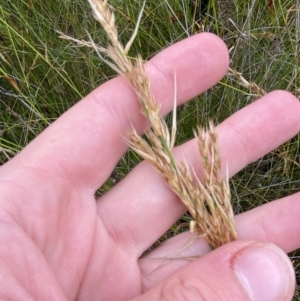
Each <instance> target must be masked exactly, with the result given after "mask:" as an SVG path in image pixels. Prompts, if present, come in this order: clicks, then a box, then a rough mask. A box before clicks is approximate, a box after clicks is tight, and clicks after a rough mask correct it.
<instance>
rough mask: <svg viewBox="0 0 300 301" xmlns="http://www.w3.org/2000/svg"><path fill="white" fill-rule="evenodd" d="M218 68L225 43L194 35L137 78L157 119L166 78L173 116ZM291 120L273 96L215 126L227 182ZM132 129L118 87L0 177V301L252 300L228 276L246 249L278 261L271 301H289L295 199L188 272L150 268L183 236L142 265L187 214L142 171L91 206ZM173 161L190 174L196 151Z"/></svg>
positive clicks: (125, 93) (83, 106)
mask: <svg viewBox="0 0 300 301" xmlns="http://www.w3.org/2000/svg"><path fill="white" fill-rule="evenodd" d="M227 66H228V51H227V48H226V46H225V45H224V44H223V42H222V41H221V40H220V39H218V38H217V37H215V36H213V35H211V34H200V35H196V36H193V37H191V38H189V39H187V40H185V41H182V42H180V43H178V44H176V45H174V46H171V47H169V48H168V49H165V50H164V51H162V52H161V53H160V54H158V55H157V56H156V57H155V58H153V59H152V60H151V61H150V62H149V63H147V65H146V69H147V73H148V74H149V76H150V79H151V87H152V91H153V94H154V96H155V99H156V100H157V101H159V102H161V103H162V114H166V113H168V112H169V111H171V110H172V106H173V99H174V73H176V78H177V93H178V94H177V99H178V104H183V103H184V102H186V101H188V100H190V99H191V98H193V97H195V96H197V95H199V94H200V93H202V92H204V91H205V90H207V89H209V88H210V87H212V86H213V85H214V84H216V83H217V82H218V81H219V80H220V79H221V78H222V77H223V76H224V74H225V72H226V70H227ZM299 116H300V104H299V101H298V100H297V99H296V98H295V97H294V96H292V95H291V94H289V93H287V92H284V91H275V92H272V93H269V94H268V95H266V96H265V97H263V98H262V99H260V100H258V101H256V102H254V103H252V104H251V105H249V106H247V107H245V108H244V109H242V110H240V111H239V112H237V113H235V114H234V115H232V116H231V117H229V118H228V119H227V120H225V121H224V122H223V123H222V124H220V125H219V126H218V128H217V131H218V134H219V140H220V149H221V156H222V159H223V162H224V164H226V166H228V171H229V176H232V175H234V174H235V173H237V172H238V171H239V170H241V169H242V168H244V167H245V166H246V165H247V164H249V163H250V162H253V161H255V160H256V159H258V158H260V157H261V156H263V155H265V154H266V153H268V152H269V151H271V150H272V149H274V148H276V147H277V146H279V145H281V144H282V143H284V142H285V141H287V140H288V139H290V138H292V137H293V136H294V135H296V134H297V133H298V132H299V130H300V118H299ZM132 125H133V126H134V127H135V128H136V129H137V130H138V131H139V132H140V133H142V132H143V131H145V129H146V128H147V121H146V120H145V118H144V117H143V116H142V115H141V113H140V107H139V103H138V101H137V99H136V97H135V93H134V91H132V89H131V87H130V86H129V84H128V83H127V82H126V81H125V80H124V79H123V78H120V77H118V78H116V79H113V80H111V81H109V82H107V83H106V84H104V85H102V86H101V87H99V88H97V89H96V90H95V91H93V92H92V93H91V94H89V95H88V96H87V97H85V98H84V99H83V100H82V101H80V102H79V103H78V104H77V105H76V106H74V107H73V108H71V109H70V110H69V111H68V112H66V113H65V114H64V115H63V116H61V117H60V118H59V119H58V120H57V121H56V122H55V123H54V124H53V125H51V126H50V127H49V128H47V129H46V130H45V131H44V132H43V133H42V134H41V135H40V136H39V137H37V138H36V139H35V140H34V141H33V142H32V143H30V144H29V145H28V146H27V147H26V148H25V149H24V150H23V151H22V152H21V153H20V154H18V155H17V156H16V157H15V158H14V159H12V160H11V161H10V162H8V163H6V164H5V165H3V166H2V167H1V168H0V196H1V199H0V300H16V301H17V300H43V301H47V300H49V301H50V300H51V301H52V300H53V301H54V300H61V301H64V300H79V301H81V300H82V301H84V300H93V301H95V300H131V299H133V298H135V300H198V299H199V300H206V299H205V298H209V300H242V301H243V300H245V301H248V300H251V296H250V295H251V294H250V295H249V294H248V293H247V292H246V291H245V290H244V289H243V288H242V287H241V285H240V284H239V283H238V282H237V278H236V277H235V274H234V271H233V268H232V267H231V264H232V263H233V262H235V258H238V256H239V255H238V254H240V253H241V252H243V250H244V249H247V248H250V249H251V248H256V249H257V250H258V251H259V252H260V250H272V252H273V251H274V252H275V253H276V254H277V255H278V261H280V262H283V263H284V264H285V265H286V266H287V269H286V273H285V274H284V273H283V275H277V276H276V277H277V278H278V281H279V282H280V281H281V282H282V281H286V282H287V288H286V292H285V295H284V296H282V297H280V299H278V298H277V299H275V298H273V299H270V298H271V297H272V296H271V297H270V298H269V300H291V298H292V295H293V290H294V284H295V280H294V275H293V272H292V269H291V268H290V266H289V263H288V259H287V258H286V256H285V255H284V254H283V252H281V251H280V250H279V248H281V249H282V250H283V251H284V252H290V251H292V250H295V249H296V248H299V247H300V235H299V234H298V233H299V230H298V229H299V226H300V218H299V216H300V206H299V204H300V195H299V194H295V195H292V196H289V197H286V198H284V199H281V200H278V201H274V202H271V203H269V204H267V205H264V206H261V207H259V208H256V209H255V210H252V211H249V212H247V213H244V214H242V215H239V216H237V217H236V228H237V232H238V236H239V238H240V240H239V241H237V242H234V243H231V244H227V245H226V246H224V247H221V248H218V249H217V250H215V251H212V252H209V253H208V254H206V255H204V254H205V253H207V252H208V251H209V250H208V247H207V245H206V244H205V242H204V240H203V239H199V240H198V241H197V242H196V243H195V244H193V246H190V247H188V248H186V249H185V250H184V254H183V255H184V256H194V255H196V254H197V255H200V254H201V255H203V256H201V257H200V258H199V259H197V260H194V261H192V262H190V261H184V260H172V261H170V262H168V264H166V265H164V266H162V267H161V268H158V269H156V268H157V265H158V263H157V261H155V260H149V258H151V257H152V258H159V257H165V256H170V255H172V254H174V252H176V250H178V249H179V248H180V247H181V246H183V245H184V244H186V242H187V241H188V240H189V237H187V236H189V235H190V234H184V235H182V236H179V237H176V238H174V239H171V240H170V241H168V242H166V243H165V244H163V245H162V246H161V247H160V248H158V249H157V250H155V251H154V252H152V253H150V254H148V255H147V258H148V259H144V260H140V259H139V258H140V257H141V255H142V254H143V253H144V251H145V250H147V249H148V248H149V247H150V246H151V245H152V244H153V243H154V242H155V241H156V240H157V239H158V238H159V237H160V236H161V235H162V234H163V233H164V232H165V231H167V230H168V228H169V227H170V226H171V225H172V224H173V223H174V222H175V221H176V220H177V219H178V218H179V217H180V216H181V215H182V214H183V213H184V212H185V210H186V209H185V208H184V206H183V205H182V204H181V202H180V201H179V200H178V199H177V197H175V196H174V194H173V193H172V192H171V191H170V190H169V189H168V187H167V186H166V185H165V183H164V182H163V180H162V179H161V178H160V176H159V175H158V174H156V172H155V171H154V170H153V169H152V168H151V166H149V165H148V164H147V163H145V162H143V163H141V164H140V165H138V166H137V167H136V168H135V169H133V170H132V171H131V173H130V174H129V175H128V176H127V177H126V178H125V179H124V180H123V181H121V182H120V183H119V184H118V185H117V186H115V187H114V188H113V189H112V190H111V191H110V192H109V193H107V194H106V195H104V196H102V197H101V198H100V199H98V200H97V201H95V199H94V192H95V190H96V189H97V188H98V187H99V186H101V184H103V183H104V182H105V180H106V179H107V178H108V177H109V175H110V174H111V172H112V170H113V169H114V166H115V165H116V163H117V162H118V160H119V159H120V157H121V156H122V155H123V154H124V152H125V151H126V149H127V145H126V143H125V141H124V136H125V134H126V132H127V131H128V130H130V129H131V126H132ZM175 154H176V157H178V158H184V159H185V160H186V161H187V162H188V163H189V164H191V165H193V167H194V168H195V170H196V172H199V168H197V166H199V163H198V162H199V161H198V160H199V157H198V153H197V147H196V143H195V141H190V142H188V143H186V144H184V145H182V146H180V147H179V148H177V149H176V150H175ZM254 241H256V242H254ZM258 242H260V243H258ZM273 244H275V245H277V246H278V247H279V248H277V247H275V246H273ZM277 255H276V256H277ZM251 264H253V265H255V262H253V263H251ZM275 264H276V263H275ZM220 267H222V273H220ZM153 270H155V271H154V272H152V271H153ZM276 277H275V278H276ZM280 277H283V278H282V279H285V280H282V279H281V278H280ZM212 283H213V288H214V289H212V287H211V285H210V284H212ZM187 288H188V289H187ZM201 298H202V299H201Z"/></svg>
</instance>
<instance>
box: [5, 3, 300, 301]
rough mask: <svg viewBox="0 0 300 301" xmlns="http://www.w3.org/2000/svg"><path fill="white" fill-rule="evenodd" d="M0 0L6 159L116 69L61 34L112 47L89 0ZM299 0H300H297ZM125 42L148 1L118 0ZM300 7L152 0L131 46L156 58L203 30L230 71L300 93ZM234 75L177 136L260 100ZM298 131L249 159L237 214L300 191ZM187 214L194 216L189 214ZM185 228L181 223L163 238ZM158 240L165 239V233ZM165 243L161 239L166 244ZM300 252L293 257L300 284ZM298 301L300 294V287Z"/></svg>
mask: <svg viewBox="0 0 300 301" xmlns="http://www.w3.org/2000/svg"><path fill="white" fill-rule="evenodd" d="M2 2H5V3H2V4H0V32H1V35H0V164H3V163H4V162H6V161H7V160H9V159H11V158H12V157H13V156H14V155H15V154H16V153H17V152H19V151H20V150H21V149H22V148H23V147H24V146H25V145H27V144H28V143H29V142H30V141H31V140H32V139H33V138H34V137H35V136H36V135H38V134H39V133H40V132H41V131H42V130H43V129H45V128H46V127H47V126H48V125H49V124H51V123H52V122H53V121H54V120H55V119H56V118H57V117H59V116H60V115H61V114H62V113H63V112H64V111H66V110H67V109H68V108H69V107H71V106H72V105H73V104H74V103H76V102H77V101H79V100H80V99H81V98H82V97H83V96H84V95H86V94H87V93H89V92H90V91H91V90H92V89H94V88H95V87H97V86H98V85H100V84H101V83H102V82H104V81H106V80H108V79H109V78H111V77H112V76H114V72H112V71H111V70H110V69H109V68H107V66H105V65H104V64H103V63H101V62H100V61H99V59H98V57H97V55H96V54H95V53H94V51H93V49H89V48H86V47H78V46H77V45H75V44H74V43H72V42H70V41H66V40H62V39H60V38H58V33H57V31H60V32H63V33H65V34H67V35H70V36H72V37H75V38H77V39H85V40H88V36H87V32H89V33H90V34H91V36H92V38H93V39H94V41H95V42H96V43H98V44H100V45H105V40H106V37H105V34H104V33H103V31H102V29H101V27H100V26H99V25H98V24H97V23H96V21H94V19H93V18H92V17H91V13H90V9H89V7H88V4H87V1H85V0H77V1H71V0H62V1H54V0H49V1H34V0H31V1H22V0H8V1H2ZM298 2H299V1H298ZM110 3H111V4H112V5H113V7H114V9H115V11H116V16H117V23H118V27H119V30H120V32H121V39H122V40H124V41H127V40H128V37H129V36H130V35H131V33H132V30H133V29H134V26H135V22H136V19H137V16H138V12H139V9H140V7H141V4H142V1H141V0H131V1H121V0H111V1H110ZM299 9H300V4H299V3H297V0H276V1H275V0H253V1H242V0H231V1H227V0H206V1H202V2H201V1H200V0H162V1H156V0H147V4H146V8H145V12H144V16H143V20H142V23H141V27H140V30H139V33H138V36H137V39H136V41H135V43H134V45H133V48H132V49H133V52H136V53H141V54H142V56H143V57H144V58H145V59H149V58H151V57H152V56H153V55H154V54H155V53H157V52H158V51H159V50H161V49H163V48H165V47H167V46H169V45H170V44H173V43H175V42H177V41H179V40H181V39H184V38H186V37H188V36H190V35H193V34H195V33H197V32H201V31H209V32H214V33H216V34H218V35H219V36H220V37H221V38H222V39H223V40H224V41H225V42H226V44H227V45H228V48H229V49H230V56H231V68H233V69H236V70H237V71H238V72H241V73H242V75H243V77H244V78H246V79H247V80H248V81H249V82H255V83H256V84H257V85H258V86H259V87H261V88H262V89H264V90H266V91H271V90H274V89H286V90H289V91H291V92H293V93H294V94H296V95H299V94H300V89H299V87H300V85H299V81H300V78H299V66H298V60H299V38H300V11H299ZM256 97H257V96H256V95H255V91H253V90H251V89H250V88H249V87H248V88H247V87H244V86H242V85H241V82H240V80H239V79H238V78H237V77H236V76H234V75H233V74H232V73H228V74H227V76H226V77H225V78H224V79H223V80H222V81H221V82H220V83H219V84H218V85H217V86H216V87H214V88H213V89H211V90H209V91H207V92H206V93H204V94H203V95H201V96H199V97H198V98H197V99H195V100H193V101H191V102H189V103H188V104H186V105H184V106H182V107H181V108H179V111H178V122H179V125H178V126H179V133H178V140H179V141H178V143H182V142H184V141H186V140H188V139H190V138H191V137H192V135H193V131H192V129H193V128H195V125H196V124H206V122H207V120H208V119H209V118H211V119H213V120H214V121H215V122H216V123H219V122H221V121H222V120H224V119H225V118H226V117H228V116H229V115H231V114H232V113H234V112H236V111H237V110H239V109H240V108H242V107H244V106H245V105H247V104H249V103H250V102H252V101H254V100H255V99H256ZM138 161H139V159H138V158H137V157H136V156H135V155H133V154H130V153H129V154H126V155H125V156H124V157H123V158H122V159H121V161H120V163H119V164H118V166H117V167H116V169H115V171H114V172H113V174H112V175H111V177H110V179H108V181H107V183H106V184H105V185H104V186H103V187H101V188H100V189H99V191H98V192H97V194H102V193H104V192H105V191H106V190H108V189H110V188H111V187H112V186H113V185H114V184H115V183H116V182H118V181H119V180H121V179H122V178H123V177H124V176H125V175H126V174H127V173H128V172H129V171H130V170H131V169H132V167H133V166H134V165H135V164H136V163H137V162H138ZM299 175H300V161H299V136H298V137H295V138H294V139H292V140H291V141H289V142H287V143H285V144H284V145H283V146H281V147H279V148H278V149H276V150H275V151H273V152H271V153H270V154H268V155H266V156H265V157H263V158H262V159H260V160H258V161H257V162H255V163H254V164H251V165H250V166H248V167H247V168H245V169H244V170H242V171H241V172H240V173H239V174H237V175H236V176H235V177H234V178H233V179H231V187H232V194H233V204H234V208H235V212H236V213H240V212H243V211H246V210H249V209H251V208H253V207H256V206H258V205H260V204H263V203H266V202H268V201H270V200H273V199H277V198H280V197H283V196H286V195H290V194H292V193H295V192H297V191H299V188H300V181H299ZM183 219H188V217H184V218H183ZM176 233H178V230H177V229H176V227H175V226H174V227H172V229H171V230H170V231H169V232H168V233H167V234H166V235H165V236H164V237H163V238H162V239H165V238H167V237H169V236H170V235H175V234H176ZM160 241H161V240H160ZM160 241H158V243H159V242H160ZM299 255H300V252H299V251H298V252H297V251H296V252H293V253H292V254H290V256H291V259H292V261H293V264H294V266H295V269H296V273H297V281H298V284H299V285H300V257H299ZM294 300H300V289H299V288H297V290H296V292H295V297H294Z"/></svg>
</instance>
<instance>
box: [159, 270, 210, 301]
mask: <svg viewBox="0 0 300 301" xmlns="http://www.w3.org/2000/svg"><path fill="white" fill-rule="evenodd" d="M202 287H203V282H202V281H201V280H199V278H198V279H197V277H192V276H186V275H184V276H182V275H180V274H178V275H176V276H175V277H173V278H172V280H170V281H168V282H166V283H165V284H164V285H163V286H162V289H161V296H160V300H162V301H169V300H170V301H171V300H172V301H176V300H180V301H191V300H198V301H206V300H208V299H207V298H206V297H205V296H204V295H203V293H202V290H201V288H202Z"/></svg>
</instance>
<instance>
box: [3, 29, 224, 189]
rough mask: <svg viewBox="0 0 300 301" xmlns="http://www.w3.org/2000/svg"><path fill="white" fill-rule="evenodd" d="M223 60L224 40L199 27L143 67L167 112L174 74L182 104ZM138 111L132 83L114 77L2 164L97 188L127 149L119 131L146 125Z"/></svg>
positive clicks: (214, 78)
mask: <svg viewBox="0 0 300 301" xmlns="http://www.w3.org/2000/svg"><path fill="white" fill-rule="evenodd" d="M227 66H228V52H227V48H226V46H225V45H224V43H223V42H222V41H221V40H220V39H219V38H218V37H216V36H214V35H212V34H207V33H205V34H204V33H203V34H199V35H196V36H193V37H191V38H189V39H186V40H184V41H181V42H179V43H177V44H175V45H173V46H171V47H169V48H167V49H165V50H164V51H162V52H161V53H159V54H158V55H156V56H155V57H154V58H153V59H152V60H151V61H149V63H147V64H146V72H147V73H148V75H149V77H150V81H151V88H152V93H153V95H154V97H155V99H156V100H157V101H158V102H161V103H162V109H161V112H162V114H166V113H167V112H169V111H170V110H171V109H172V106H173V99H174V74H176V78H177V91H178V92H177V99H178V104H182V103H184V102H185V101H187V100H189V99H191V98H193V97H195V96H196V95H198V94H200V93H201V92H203V91H205V90H207V89H208V88H210V87H211V86H212V85H214V84H215V83H217V82H218V81H219V80H220V79H221V77H222V76H223V75H224V74H225V72H226V70H227ZM140 111H141V109H140V106H139V103H138V100H137V98H136V95H135V93H134V91H133V89H132V88H131V87H130V85H129V84H128V82H127V81H126V80H125V79H124V78H122V77H117V78H115V79H113V80H111V81H109V82H107V83H105V84H103V85H102V86H100V87H99V88H97V89H96V90H95V91H93V92H92V93H90V94H89V95H88V96H86V97H85V98H84V99H83V100H82V101H80V102H79V103H78V104H76V105H75V106H74V107H73V108H71V109H70V110H69V111H67V112H66V113H65V114H63V115H62V116H61V117H60V118H59V119H58V120H57V121H56V122H54V123H53V124H52V125H51V126H50V127H49V128H48V129H46V130H45V131H44V132H43V133H42V134H41V135H40V136H39V137H38V138H36V139H35V140H34V141H33V142H32V143H30V144H29V145H28V146H27V147H26V148H25V149H24V150H23V151H22V152H21V153H20V154H19V155H18V156H17V157H16V158H15V159H14V160H12V161H11V162H10V163H9V164H7V167H9V166H10V165H11V164H18V165H19V164H21V165H22V164H26V166H30V167H34V168H39V169H42V170H46V171H47V172H48V173H54V174H55V175H56V176H57V177H63V178H64V179H70V180H71V181H72V183H73V184H74V185H76V186H77V187H84V188H91V189H96V188H97V187H99V185H101V184H102V183H103V182H104V181H105V180H106V179H107V177H108V176H109V175H110V173H111V172H112V170H113V168H114V166H115V164H116V163H117V162H118V160H119V159H120V157H121V156H122V155H123V154H124V152H125V151H126V149H127V145H126V143H125V141H124V136H125V135H126V133H127V132H128V131H129V130H130V129H131V128H132V125H133V126H134V128H135V129H136V130H137V131H138V132H140V133H141V132H143V131H144V130H145V129H146V128H147V121H146V120H145V118H144V117H143V116H142V114H141V112H140ZM8 165H9V166H8Z"/></svg>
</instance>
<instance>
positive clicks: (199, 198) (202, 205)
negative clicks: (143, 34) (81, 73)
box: [89, 0, 237, 248]
mask: <svg viewBox="0 0 300 301" xmlns="http://www.w3.org/2000/svg"><path fill="white" fill-rule="evenodd" d="M89 3H90V4H91V7H92V10H93V13H94V17H95V18H96V19H97V20H98V21H99V22H100V23H101V25H102V26H103V28H104V30H105V31H106V33H107V36H108V38H109V40H110V45H109V46H108V49H107V54H108V57H109V58H110V60H111V61H112V62H113V63H112V62H111V61H107V60H106V59H104V58H102V59H104V60H105V61H106V62H107V63H108V64H109V65H110V66H111V67H112V68H113V69H114V70H116V71H117V72H118V73H119V74H121V75H122V76H124V77H125V78H127V80H128V81H129V82H130V84H131V85H132V87H133V89H134V90H135V92H136V94H137V96H138V99H139V102H140V104H141V106H142V111H143V114H144V115H145V117H146V118H148V119H149V121H150V124H151V129H150V130H148V131H147V133H146V136H147V139H148V140H149V143H148V142H146V140H144V139H143V138H142V137H141V136H139V135H138V134H137V132H136V131H135V130H133V131H132V132H131V133H129V135H128V144H129V145H130V147H131V148H132V149H133V150H134V151H135V152H136V153H138V154H139V155H140V156H141V157H143V158H144V159H146V160H148V161H149V162H150V163H151V164H152V166H153V167H154V168H155V169H156V170H157V171H158V172H159V174H160V175H161V176H162V177H163V178H164V179H165V180H166V182H167V183H168V185H169V187H170V188H171V189H172V190H173V191H174V192H175V193H176V194H177V195H178V196H179V198H180V199H181V200H182V202H183V203H184V204H185V205H186V207H187V208H188V210H189V212H190V213H191V215H192V217H193V219H194V221H192V223H191V231H196V232H197V234H198V235H200V236H204V237H205V239H206V240H207V242H208V243H209V244H210V246H211V247H213V248H216V247H218V246H221V245H223V244H225V243H227V242H230V241H232V240H235V239H237V235H236V232H235V229H234V219H233V212H232V207H231V204H230V190H229V185H228V178H226V179H223V177H222V176H221V159H220V154H219V150H218V142H217V135H216V133H215V130H214V127H213V124H212V123H211V124H210V127H209V129H208V131H204V130H203V129H202V128H200V127H199V128H198V133H197V135H196V138H197V141H198V148H199V151H200V155H201V157H202V161H203V169H204V177H203V179H201V180H200V179H199V178H197V176H196V175H195V174H193V175H192V174H191V172H190V169H189V167H188V165H187V164H186V163H182V162H181V163H177V161H176V160H175V158H174V156H173V154H172V148H173V146H174V140H175V132H176V126H175V124H176V118H175V116H176V115H175V113H174V115H173V118H174V123H173V130H172V133H170V131H169V129H168V127H167V125H166V123H165V121H164V119H163V118H162V117H161V116H160V114H159V112H160V105H159V104H158V103H156V102H155V101H154V99H153V96H152V94H151V90H150V81H149V78H148V76H147V75H146V72H145V69H144V62H143V60H142V58H141V57H140V56H138V57H137V59H136V60H135V63H134V64H133V62H132V60H131V59H130V58H129V57H128V55H127V54H128V51H129V49H130V46H131V44H132V42H133V40H134V37H135V35H136V32H137V28H136V30H135V31H134V33H133V36H132V38H131V39H130V40H129V42H128V43H127V45H126V46H125V47H124V46H123V45H122V44H121V43H120V42H119V40H118V31H117V28H116V26H115V17H114V14H113V12H112V11H111V9H110V7H109V5H108V3H107V0H103V1H102V0H89ZM140 18H141V14H140V16H139V19H138V23H139V20H140Z"/></svg>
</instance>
